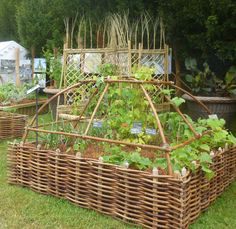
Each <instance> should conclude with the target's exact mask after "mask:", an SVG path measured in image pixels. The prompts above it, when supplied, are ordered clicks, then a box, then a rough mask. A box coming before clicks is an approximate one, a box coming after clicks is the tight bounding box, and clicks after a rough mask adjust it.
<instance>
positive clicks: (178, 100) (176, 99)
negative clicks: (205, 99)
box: [171, 97, 185, 107]
mask: <svg viewBox="0 0 236 229" xmlns="http://www.w3.org/2000/svg"><path fill="white" fill-rule="evenodd" d="M171 102H172V103H173V104H174V105H175V106H177V107H179V106H180V105H181V104H182V103H184V102H185V100H184V99H183V98H179V97H174V98H173V99H171Z"/></svg>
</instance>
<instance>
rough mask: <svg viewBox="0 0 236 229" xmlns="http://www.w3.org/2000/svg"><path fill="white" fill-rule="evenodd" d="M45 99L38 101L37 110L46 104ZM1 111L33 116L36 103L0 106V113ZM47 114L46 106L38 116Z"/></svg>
mask: <svg viewBox="0 0 236 229" xmlns="http://www.w3.org/2000/svg"><path fill="white" fill-rule="evenodd" d="M46 101H47V100H46V99H42V100H39V101H38V105H39V108H40V107H41V106H42V105H43V104H44V103H45V102H46ZM3 110H10V111H14V112H16V113H18V114H24V115H29V116H32V115H35V110H36V102H35V101H33V102H27V103H20V104H15V105H7V106H0V111H3ZM47 112H48V106H46V107H45V108H44V109H43V110H42V111H41V112H40V114H46V113H47Z"/></svg>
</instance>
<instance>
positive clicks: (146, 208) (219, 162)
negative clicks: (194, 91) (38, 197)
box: [8, 143, 236, 229]
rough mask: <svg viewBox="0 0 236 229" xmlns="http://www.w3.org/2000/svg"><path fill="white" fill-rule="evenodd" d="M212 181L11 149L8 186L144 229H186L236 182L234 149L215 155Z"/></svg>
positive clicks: (55, 153) (23, 148)
mask: <svg viewBox="0 0 236 229" xmlns="http://www.w3.org/2000/svg"><path fill="white" fill-rule="evenodd" d="M211 168H212V170H213V171H214V172H215V176H214V178H212V179H211V180H207V179H206V178H205V176H204V174H203V172H202V171H201V170H200V169H197V170H196V172H195V173H188V172H187V174H186V175H184V176H181V175H180V176H176V174H175V175H173V176H172V175H157V174H155V173H152V172H148V171H138V170H132V169H127V168H124V167H121V166H116V165H111V164H106V163H103V162H100V161H98V160H95V159H89V158H81V157H79V156H75V155H69V154H66V153H61V152H60V151H59V150H56V151H54V150H45V149H40V148H39V147H38V148H36V147H35V146H34V145H33V144H29V143H24V144H23V143H21V144H12V145H10V147H9V151H8V175H9V176H8V181H9V183H11V184H17V185H21V186H26V187H29V188H31V189H32V190H34V191H36V192H39V193H43V194H49V195H53V196H57V197H61V198H64V199H67V200H69V201H71V202H72V203H74V204H76V205H78V206H81V207H86V208H91V209H94V210H96V211H99V212H102V213H105V214H108V215H111V216H113V217H115V218H119V219H122V220H125V221H127V222H130V223H135V224H138V225H142V226H143V227H145V228H176V229H177V228H187V227H188V226H189V225H190V224H191V223H193V222H194V220H195V219H196V218H197V217H198V216H199V214H200V213H201V212H202V211H204V210H205V209H206V208H207V207H208V206H209V204H210V203H212V202H213V201H214V200H215V199H216V198H217V197H218V196H219V195H220V194H221V193H222V192H223V191H224V189H225V188H226V187H227V186H228V185H229V184H230V183H231V182H232V181H233V180H234V178H235V177H236V147H232V148H229V149H223V150H220V151H218V152H215V154H214V156H213V164H212V165H211Z"/></svg>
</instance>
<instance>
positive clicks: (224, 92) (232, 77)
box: [185, 58, 236, 96]
mask: <svg viewBox="0 0 236 229" xmlns="http://www.w3.org/2000/svg"><path fill="white" fill-rule="evenodd" d="M185 67H186V69H187V70H188V73H187V74H186V75H185V80H186V82H187V83H188V84H189V87H190V89H191V91H192V93H193V94H195V95H202V96H230V95H231V96H232V95H236V67H235V66H232V67H231V68H230V69H229V70H228V72H227V73H226V75H225V77H224V79H223V80H222V79H220V78H219V77H216V75H215V73H214V72H212V71H211V70H210V68H209V65H208V64H207V63H204V64H203V70H200V69H199V68H198V66H197V61H196V60H195V59H193V58H188V59H186V60H185Z"/></svg>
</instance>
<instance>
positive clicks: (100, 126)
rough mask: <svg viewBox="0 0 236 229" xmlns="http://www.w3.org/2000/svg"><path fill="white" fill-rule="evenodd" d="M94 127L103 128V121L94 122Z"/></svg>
mask: <svg viewBox="0 0 236 229" xmlns="http://www.w3.org/2000/svg"><path fill="white" fill-rule="evenodd" d="M93 127H95V128H102V121H94V122H93Z"/></svg>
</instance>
